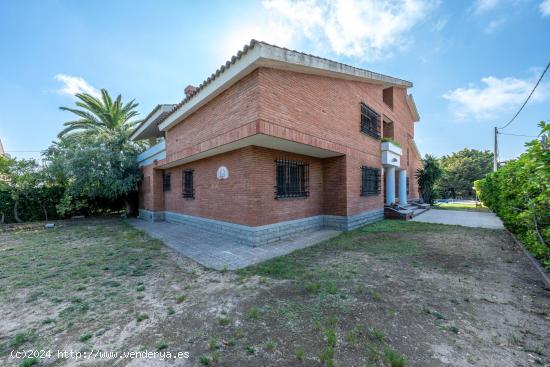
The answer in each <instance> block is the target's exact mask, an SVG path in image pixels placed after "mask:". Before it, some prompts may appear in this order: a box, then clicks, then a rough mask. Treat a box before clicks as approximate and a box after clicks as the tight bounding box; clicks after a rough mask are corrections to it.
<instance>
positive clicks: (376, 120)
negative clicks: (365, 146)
mask: <svg viewBox="0 0 550 367" xmlns="http://www.w3.org/2000/svg"><path fill="white" fill-rule="evenodd" d="M361 132H363V133H365V134H367V135H369V136H372V137H373V138H375V139H380V115H379V114H378V113H376V112H375V111H374V110H373V109H372V108H370V107H369V106H367V105H366V104H365V103H364V102H361Z"/></svg>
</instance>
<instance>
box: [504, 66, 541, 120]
mask: <svg viewBox="0 0 550 367" xmlns="http://www.w3.org/2000/svg"><path fill="white" fill-rule="evenodd" d="M549 67H550V62H549V63H548V64H547V65H546V68H545V69H544V71H543V72H542V74H541V76H540V78H539V80H537V84H535V86H534V87H533V90H532V91H531V93H529V96H528V97H527V99H526V100H525V102H523V104H522V105H521V108H520V109H519V111H518V112H517V113H516V114H515V115H514V117H512V119H511V120H510V121H508V123H507V124H506V125H504V126H503V127H499V128H498V129H499V130H502V129H505V128H506V127H508V125H510V124H511V123H512V122H514V120H515V119H516V117H518V115H519V114H520V112H521V111H522V110H523V107H525V105H526V104H527V102H529V99H530V98H531V96H532V95H533V93H535V89H537V87H538V86H539V83H540V81H541V80H542V78H544V74H546V71H547V70H548V68H549Z"/></svg>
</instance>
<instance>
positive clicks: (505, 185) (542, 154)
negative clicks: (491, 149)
mask: <svg viewBox="0 0 550 367" xmlns="http://www.w3.org/2000/svg"><path fill="white" fill-rule="evenodd" d="M539 126H540V127H541V133H540V140H539V139H537V140H533V141H530V142H529V143H527V144H526V147H527V151H526V152H525V153H523V154H522V155H520V156H519V157H518V158H517V159H515V160H511V161H508V162H507V163H506V164H505V165H504V166H502V167H500V168H499V169H498V170H497V172H494V173H490V174H488V175H487V177H486V178H485V179H482V180H479V181H476V182H475V187H476V191H477V192H478V194H479V197H480V199H481V200H482V201H483V203H484V204H485V205H487V206H488V207H489V208H491V209H492V210H493V211H494V212H495V213H496V214H497V215H498V216H499V217H500V218H501V219H502V220H503V222H504V224H505V225H506V227H507V228H509V229H510V230H511V231H512V232H514V233H515V234H516V235H517V236H518V238H519V239H520V240H521V241H522V242H523V243H524V244H525V247H526V248H527V249H528V250H529V251H530V252H531V253H533V255H534V256H535V257H537V258H538V259H540V260H541V261H542V263H543V264H544V265H545V267H546V268H547V269H549V270H550V247H549V241H550V147H549V146H548V144H547V142H548V138H549V135H550V128H549V126H550V124H548V123H545V122H541V123H540V124H539Z"/></svg>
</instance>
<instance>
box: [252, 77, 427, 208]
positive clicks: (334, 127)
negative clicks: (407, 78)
mask: <svg viewBox="0 0 550 367" xmlns="http://www.w3.org/2000/svg"><path fill="white" fill-rule="evenodd" d="M259 83H260V88H259V91H260V106H259V109H260V110H259V112H260V114H259V116H260V119H261V120H262V121H265V122H268V123H271V124H273V125H277V126H280V127H282V128H281V129H279V130H283V131H285V138H287V139H291V140H294V139H293V137H294V136H297V135H298V134H297V132H299V133H303V134H305V135H308V136H310V137H313V139H310V140H309V143H310V144H312V145H314V144H315V142H316V141H317V139H323V140H328V141H330V142H333V143H337V144H338V145H340V146H344V147H345V149H344V150H340V149H341V147H335V149H334V150H336V151H341V152H342V153H344V154H346V172H347V182H346V187H347V192H346V196H347V215H353V214H357V213H360V212H362V211H365V210H369V209H373V208H380V207H382V206H383V202H384V199H383V196H382V194H381V195H380V196H379V197H361V196H360V195H359V193H360V187H361V166H363V165H368V166H372V167H380V160H381V153H380V141H379V140H377V139H373V138H371V137H369V136H367V135H365V134H363V133H361V132H360V127H361V126H360V121H361V120H360V118H361V110H360V103H361V101H363V102H365V103H366V104H367V105H368V106H369V107H371V108H372V109H374V110H375V111H376V112H378V113H379V114H380V115H385V116H387V118H389V119H390V120H392V121H393V123H394V140H396V141H397V142H398V143H400V145H401V146H402V147H403V156H402V159H401V168H402V169H407V174H408V176H409V177H410V184H411V187H410V196H411V197H417V196H418V195H415V194H414V193H416V190H417V188H416V186H417V185H416V180H415V179H414V172H415V169H416V168H415V167H417V166H418V159H417V157H416V156H415V154H414V152H413V150H412V147H410V145H409V139H410V138H412V137H413V136H414V123H413V121H412V116H411V114H410V111H409V109H408V106H407V102H406V89H404V88H397V87H394V88H393V93H394V95H393V109H392V108H390V107H389V106H387V105H386V104H385V103H384V102H383V89H384V87H383V86H382V85H377V84H370V83H365V82H359V81H353V80H344V79H338V78H330V77H325V76H315V75H309V74H302V73H295V72H290V71H282V70H276V69H266V68H262V69H260V73H259ZM270 131H272V132H273V133H274V134H276V133H278V129H273V128H272V129H271V130H270ZM407 148H409V151H410V153H409V154H410V155H409V165H407V159H406V150H407ZM382 184H383V183H382Z"/></svg>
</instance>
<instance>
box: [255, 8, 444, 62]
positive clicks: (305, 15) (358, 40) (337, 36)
mask: <svg viewBox="0 0 550 367" xmlns="http://www.w3.org/2000/svg"><path fill="white" fill-rule="evenodd" d="M262 4H263V5H264V7H265V8H266V10H268V11H269V12H270V15H269V16H270V19H271V22H272V24H275V25H277V26H278V27H279V28H280V31H279V33H278V34H277V36H279V37H281V36H284V37H285V38H286V39H287V41H288V42H297V39H298V38H300V37H302V38H305V39H306V40H308V41H310V42H312V43H313V45H314V47H315V48H316V49H318V50H319V51H321V52H327V51H328V52H333V53H336V54H338V55H343V56H348V57H355V58H359V59H366V60H376V59H380V58H384V57H388V56H391V54H392V53H393V52H394V51H395V49H396V48H402V47H404V46H406V45H408V44H409V43H410V42H411V40H412V37H411V36H410V34H411V30H412V28H413V27H414V26H416V25H417V24H418V23H419V22H420V21H421V20H423V19H424V18H425V17H426V15H427V14H428V13H429V12H430V11H431V9H432V8H433V7H434V6H435V5H434V2H433V1H430V0H393V1H375V0H334V1H330V0H304V1H293V0H264V1H263V3H262ZM283 46H285V45H284V44H283ZM327 48H328V50H327Z"/></svg>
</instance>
